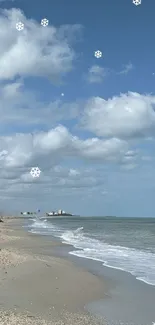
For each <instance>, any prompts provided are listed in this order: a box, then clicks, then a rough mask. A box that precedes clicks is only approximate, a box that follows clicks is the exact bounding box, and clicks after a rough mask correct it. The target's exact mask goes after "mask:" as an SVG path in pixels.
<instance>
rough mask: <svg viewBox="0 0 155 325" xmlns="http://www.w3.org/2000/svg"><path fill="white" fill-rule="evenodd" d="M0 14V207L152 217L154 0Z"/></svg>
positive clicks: (22, 6) (60, 4) (31, 7)
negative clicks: (33, 172) (33, 170)
mask: <svg viewBox="0 0 155 325" xmlns="http://www.w3.org/2000/svg"><path fill="white" fill-rule="evenodd" d="M0 8H1V11H0V23H1V26H2V28H1V32H0V44H1V45H0V67H1V69H0V92H1V104H0V114H1V122H0V124H1V125H0V179H1V190H0V200H1V210H2V211H3V212H4V211H5V212H6V211H8V212H9V211H10V212H17V211H20V210H36V209H38V208H39V209H41V211H50V210H52V209H56V210H57V209H59V208H62V209H64V210H66V211H71V212H73V213H78V214H81V215H119V216H154V208H155V204H154V190H155V185H154V183H155V182H154V181H155V176H154V163H155V157H154V148H155V141H154V131H155V112H154V107H155V106H154V105H155V93H154V83H155V42H154V30H155V22H154V11H155V2H154V1H153V0H148V1H145V0H142V3H141V5H139V6H135V5H134V4H133V3H132V0H126V1H125V0H118V1H113V2H112V1H108V0H102V1H101V0H98V1H91V2H89V4H87V3H86V1H85V3H83V1H82V0H80V1H73V0H72V1H71V0H65V1H64V0H57V1H52V2H51V1H46V0H45V1H38V2H35V1H33V2H31V1H29V0H20V1H15V0H14V1H5V0H3V1H0ZM43 18H47V19H48V20H49V25H48V26H47V27H43V26H41V24H40V21H41V19H43ZM19 21H21V22H23V23H24V29H23V30H22V31H17V30H16V23H17V22H19ZM97 50H100V51H101V52H102V58H100V59H97V58H96V57H95V56H94V52H95V51H97ZM62 94H63V95H62ZM34 166H38V167H39V168H40V170H41V174H40V177H39V178H33V177H32V176H31V174H30V171H31V168H32V167H34ZM8 202H9V208H8Z"/></svg>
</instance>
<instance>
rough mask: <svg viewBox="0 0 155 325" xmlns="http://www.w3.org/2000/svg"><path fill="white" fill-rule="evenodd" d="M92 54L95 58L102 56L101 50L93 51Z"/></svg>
mask: <svg viewBox="0 0 155 325" xmlns="http://www.w3.org/2000/svg"><path fill="white" fill-rule="evenodd" d="M94 56H95V57H96V58H97V59H100V58H101V57H102V52H101V51H99V50H98V51H95V53H94Z"/></svg>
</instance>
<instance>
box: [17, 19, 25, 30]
mask: <svg viewBox="0 0 155 325" xmlns="http://www.w3.org/2000/svg"><path fill="white" fill-rule="evenodd" d="M16 29H17V30H19V31H21V30H23V29H24V24H23V23H21V21H19V23H17V24H16Z"/></svg>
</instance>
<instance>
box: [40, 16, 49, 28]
mask: <svg viewBox="0 0 155 325" xmlns="http://www.w3.org/2000/svg"><path fill="white" fill-rule="evenodd" d="M48 24H49V20H48V19H46V18H44V19H42V20H41V25H42V26H44V27H46V26H48Z"/></svg>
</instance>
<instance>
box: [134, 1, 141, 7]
mask: <svg viewBox="0 0 155 325" xmlns="http://www.w3.org/2000/svg"><path fill="white" fill-rule="evenodd" d="M132 3H133V4H134V5H135V6H139V5H141V3H142V0H132Z"/></svg>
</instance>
